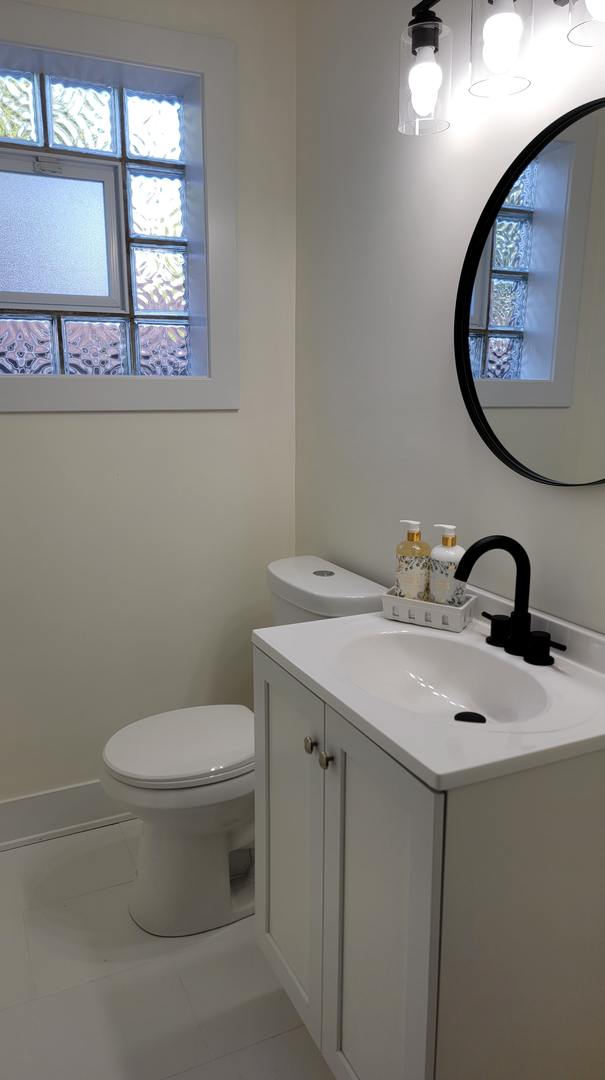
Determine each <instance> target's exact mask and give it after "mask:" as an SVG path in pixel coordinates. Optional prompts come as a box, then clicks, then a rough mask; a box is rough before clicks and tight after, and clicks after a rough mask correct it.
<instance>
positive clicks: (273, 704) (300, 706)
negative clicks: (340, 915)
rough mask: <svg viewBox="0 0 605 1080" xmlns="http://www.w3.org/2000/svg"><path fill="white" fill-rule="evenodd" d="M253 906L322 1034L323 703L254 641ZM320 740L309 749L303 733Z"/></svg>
mask: <svg viewBox="0 0 605 1080" xmlns="http://www.w3.org/2000/svg"><path fill="white" fill-rule="evenodd" d="M254 713H255V743H256V745H255V755H256V912H257V927H258V936H259V940H260V943H261V946H262V948H263V950H264V952H265V954H266V956H267V958H268V960H269V962H270V964H271V966H272V967H273V969H274V971H275V973H276V974H277V977H278V978H279V980H280V982H281V983H282V986H283V987H284V988H285V990H286V991H287V993H288V995H289V997H290V998H291V1000H292V1002H293V1004H294V1006H295V1007H296V1009H297V1010H298V1012H299V1013H300V1016H301V1018H302V1020H303V1022H304V1023H305V1025H306V1026H307V1028H308V1030H309V1031H310V1032H311V1035H312V1036H313V1038H314V1039H315V1041H316V1042H317V1044H318V1045H319V1043H320V1041H321V994H322V980H321V975H322V918H323V811H324V806H323V802H324V779H323V773H322V770H321V769H320V768H319V765H318V751H319V750H321V749H323V738H324V704H323V702H322V701H320V699H319V698H318V697H316V696H315V694H312V693H311V692H310V691H309V690H307V689H306V688H305V687H304V686H302V685H301V683H299V682H297V680H296V679H294V678H293V677H292V676H290V675H288V674H287V673H286V672H285V671H284V670H283V669H282V668H280V667H279V666H278V665H277V664H275V663H273V661H271V660H269V659H268V658H267V657H266V656H265V655H264V654H263V653H262V652H260V650H258V649H255V657H254ZM307 737H309V738H310V739H311V740H312V742H314V743H316V744H317V745H316V746H315V747H314V749H313V751H312V753H310V754H309V753H307V752H306V751H305V745H304V743H305V738H307Z"/></svg>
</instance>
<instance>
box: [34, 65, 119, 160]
mask: <svg viewBox="0 0 605 1080" xmlns="http://www.w3.org/2000/svg"><path fill="white" fill-rule="evenodd" d="M48 88H49V94H50V101H51V118H52V136H51V145H52V146H61V147H68V148H70V149H72V150H78V149H79V150H92V151H93V152H94V153H95V154H113V153H115V152H116V147H117V138H116V130H115V127H116V125H115V114H114V104H113V102H114V91H113V90H110V89H108V87H105V86H86V85H83V84H78V83H70V82H66V83H63V82H61V80H59V79H49V82H48Z"/></svg>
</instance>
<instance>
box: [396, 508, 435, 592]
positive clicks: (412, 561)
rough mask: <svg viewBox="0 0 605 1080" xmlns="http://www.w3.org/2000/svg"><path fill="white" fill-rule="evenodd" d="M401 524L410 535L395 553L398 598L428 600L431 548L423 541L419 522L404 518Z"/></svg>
mask: <svg viewBox="0 0 605 1080" xmlns="http://www.w3.org/2000/svg"><path fill="white" fill-rule="evenodd" d="M399 524H400V525H407V526H408V534H407V539H406V540H402V541H401V543H400V544H398V546H397V549H396V552H395V554H396V555H397V580H396V584H395V592H396V593H397V596H405V597H407V598H408V600H426V597H427V591H428V584H429V558H430V554H431V549H430V546H429V544H427V543H425V541H424V540H423V539H422V533H421V532H420V522H419V521H408V520H407V519H405V518H404V520H403V521H400V522H399Z"/></svg>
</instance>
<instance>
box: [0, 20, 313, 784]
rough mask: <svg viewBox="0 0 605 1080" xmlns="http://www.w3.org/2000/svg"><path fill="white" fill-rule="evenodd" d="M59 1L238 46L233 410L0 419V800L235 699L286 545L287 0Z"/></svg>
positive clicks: (289, 428) (290, 302)
mask: <svg viewBox="0 0 605 1080" xmlns="http://www.w3.org/2000/svg"><path fill="white" fill-rule="evenodd" d="M45 6H48V7H53V6H59V4H54V3H53V0H46V5H45ZM60 6H62V7H67V8H70V9H72V10H76V9H77V10H79V11H85V12H88V13H90V14H96V15H105V16H108V17H112V18H126V19H128V20H130V21H134V22H141V23H148V24H151V25H155V26H165V27H169V28H172V29H176V30H181V31H191V32H195V33H202V34H211V35H220V36H224V37H229V38H232V39H233V40H234V41H235V42H236V44H237V50H238V65H239V139H238V152H239V233H238V239H239V256H238V258H239V282H238V285H239V319H240V337H241V367H242V395H241V400H242V407H241V410H240V411H239V412H236V413H178V414H175V413H159V414H144V413H139V414H113V415H98V414H93V415H77V414H71V415H29V416H25V415H13V416H10V415H6V414H5V415H3V416H2V417H1V418H0V456H1V459H2V462H3V469H2V482H1V485H0V493H1V503H0V506H1V512H0V537H1V539H0V557H1V570H0V583H1V591H0V596H1V612H2V619H1V620H0V731H1V743H0V799H2V798H9V797H11V796H13V795H19V794H23V793H25V792H32V791H36V790H41V789H45V788H50V787H55V786H61V785H64V784H69V783H76V782H78V781H82V780H87V779H91V778H94V777H95V776H96V775H98V762H99V754H100V751H101V748H102V745H103V743H104V741H105V739H106V738H107V737H108V736H109V735H110V734H111V733H112V732H113V731H114V730H116V729H117V728H118V727H120V726H121V725H123V724H125V723H128V722H129V721H130V720H134V719H137V718H138V717H140V716H145V715H147V714H149V713H152V712H157V711H161V710H164V709H170V708H177V707H180V706H185V705H190V704H196V703H212V702H223V701H233V702H243V703H248V701H249V697H250V649H249V636H250V630H251V628H252V627H253V626H255V625H263V624H266V623H267V622H269V621H270V609H269V601H268V595H267V593H266V589H265V576H264V575H265V565H266V563H267V562H268V561H269V560H270V559H272V558H277V557H279V556H282V555H287V554H289V553H290V552H291V550H292V546H293V467H294V453H293V380H294V370H293V366H294V280H295V277H294V274H295V210H294V197H295V145H294V139H295V85H294V70H295V35H294V31H295V18H294V9H295V4H294V0H171V2H170V3H169V4H166V3H165V2H163V0H103V2H102V3H99V0H71V2H69V0H67V2H64V3H62V4H61V5H60ZM34 17H35V12H34V9H33V8H32V18H34ZM0 33H1V31H0ZM90 48H91V51H94V42H91V43H90Z"/></svg>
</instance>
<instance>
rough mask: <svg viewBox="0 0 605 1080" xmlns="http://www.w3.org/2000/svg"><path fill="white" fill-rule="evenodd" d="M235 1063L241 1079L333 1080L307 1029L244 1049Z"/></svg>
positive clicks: (236, 1055)
mask: <svg viewBox="0 0 605 1080" xmlns="http://www.w3.org/2000/svg"><path fill="white" fill-rule="evenodd" d="M234 1064H235V1067H236V1069H237V1071H238V1073H239V1075H240V1077H241V1080H286V1078H287V1080H334V1078H333V1074H332V1073H331V1071H330V1069H329V1068H328V1066H327V1065H326V1063H325V1061H324V1059H323V1058H322V1056H321V1054H320V1052H319V1050H318V1049H317V1047H316V1046H315V1043H314V1042H313V1040H312V1038H311V1036H310V1035H309V1034H308V1032H307V1031H306V1030H305V1029H304V1028H298V1029H297V1030H296V1031H289V1032H288V1033H287V1034H286V1035H279V1036H278V1037H277V1038H275V1039H268V1040H267V1041H266V1042H262V1043H258V1044H257V1045H256V1046H250V1047H249V1048H248V1049H247V1050H241V1051H240V1052H239V1053H238V1054H235V1055H234Z"/></svg>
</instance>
